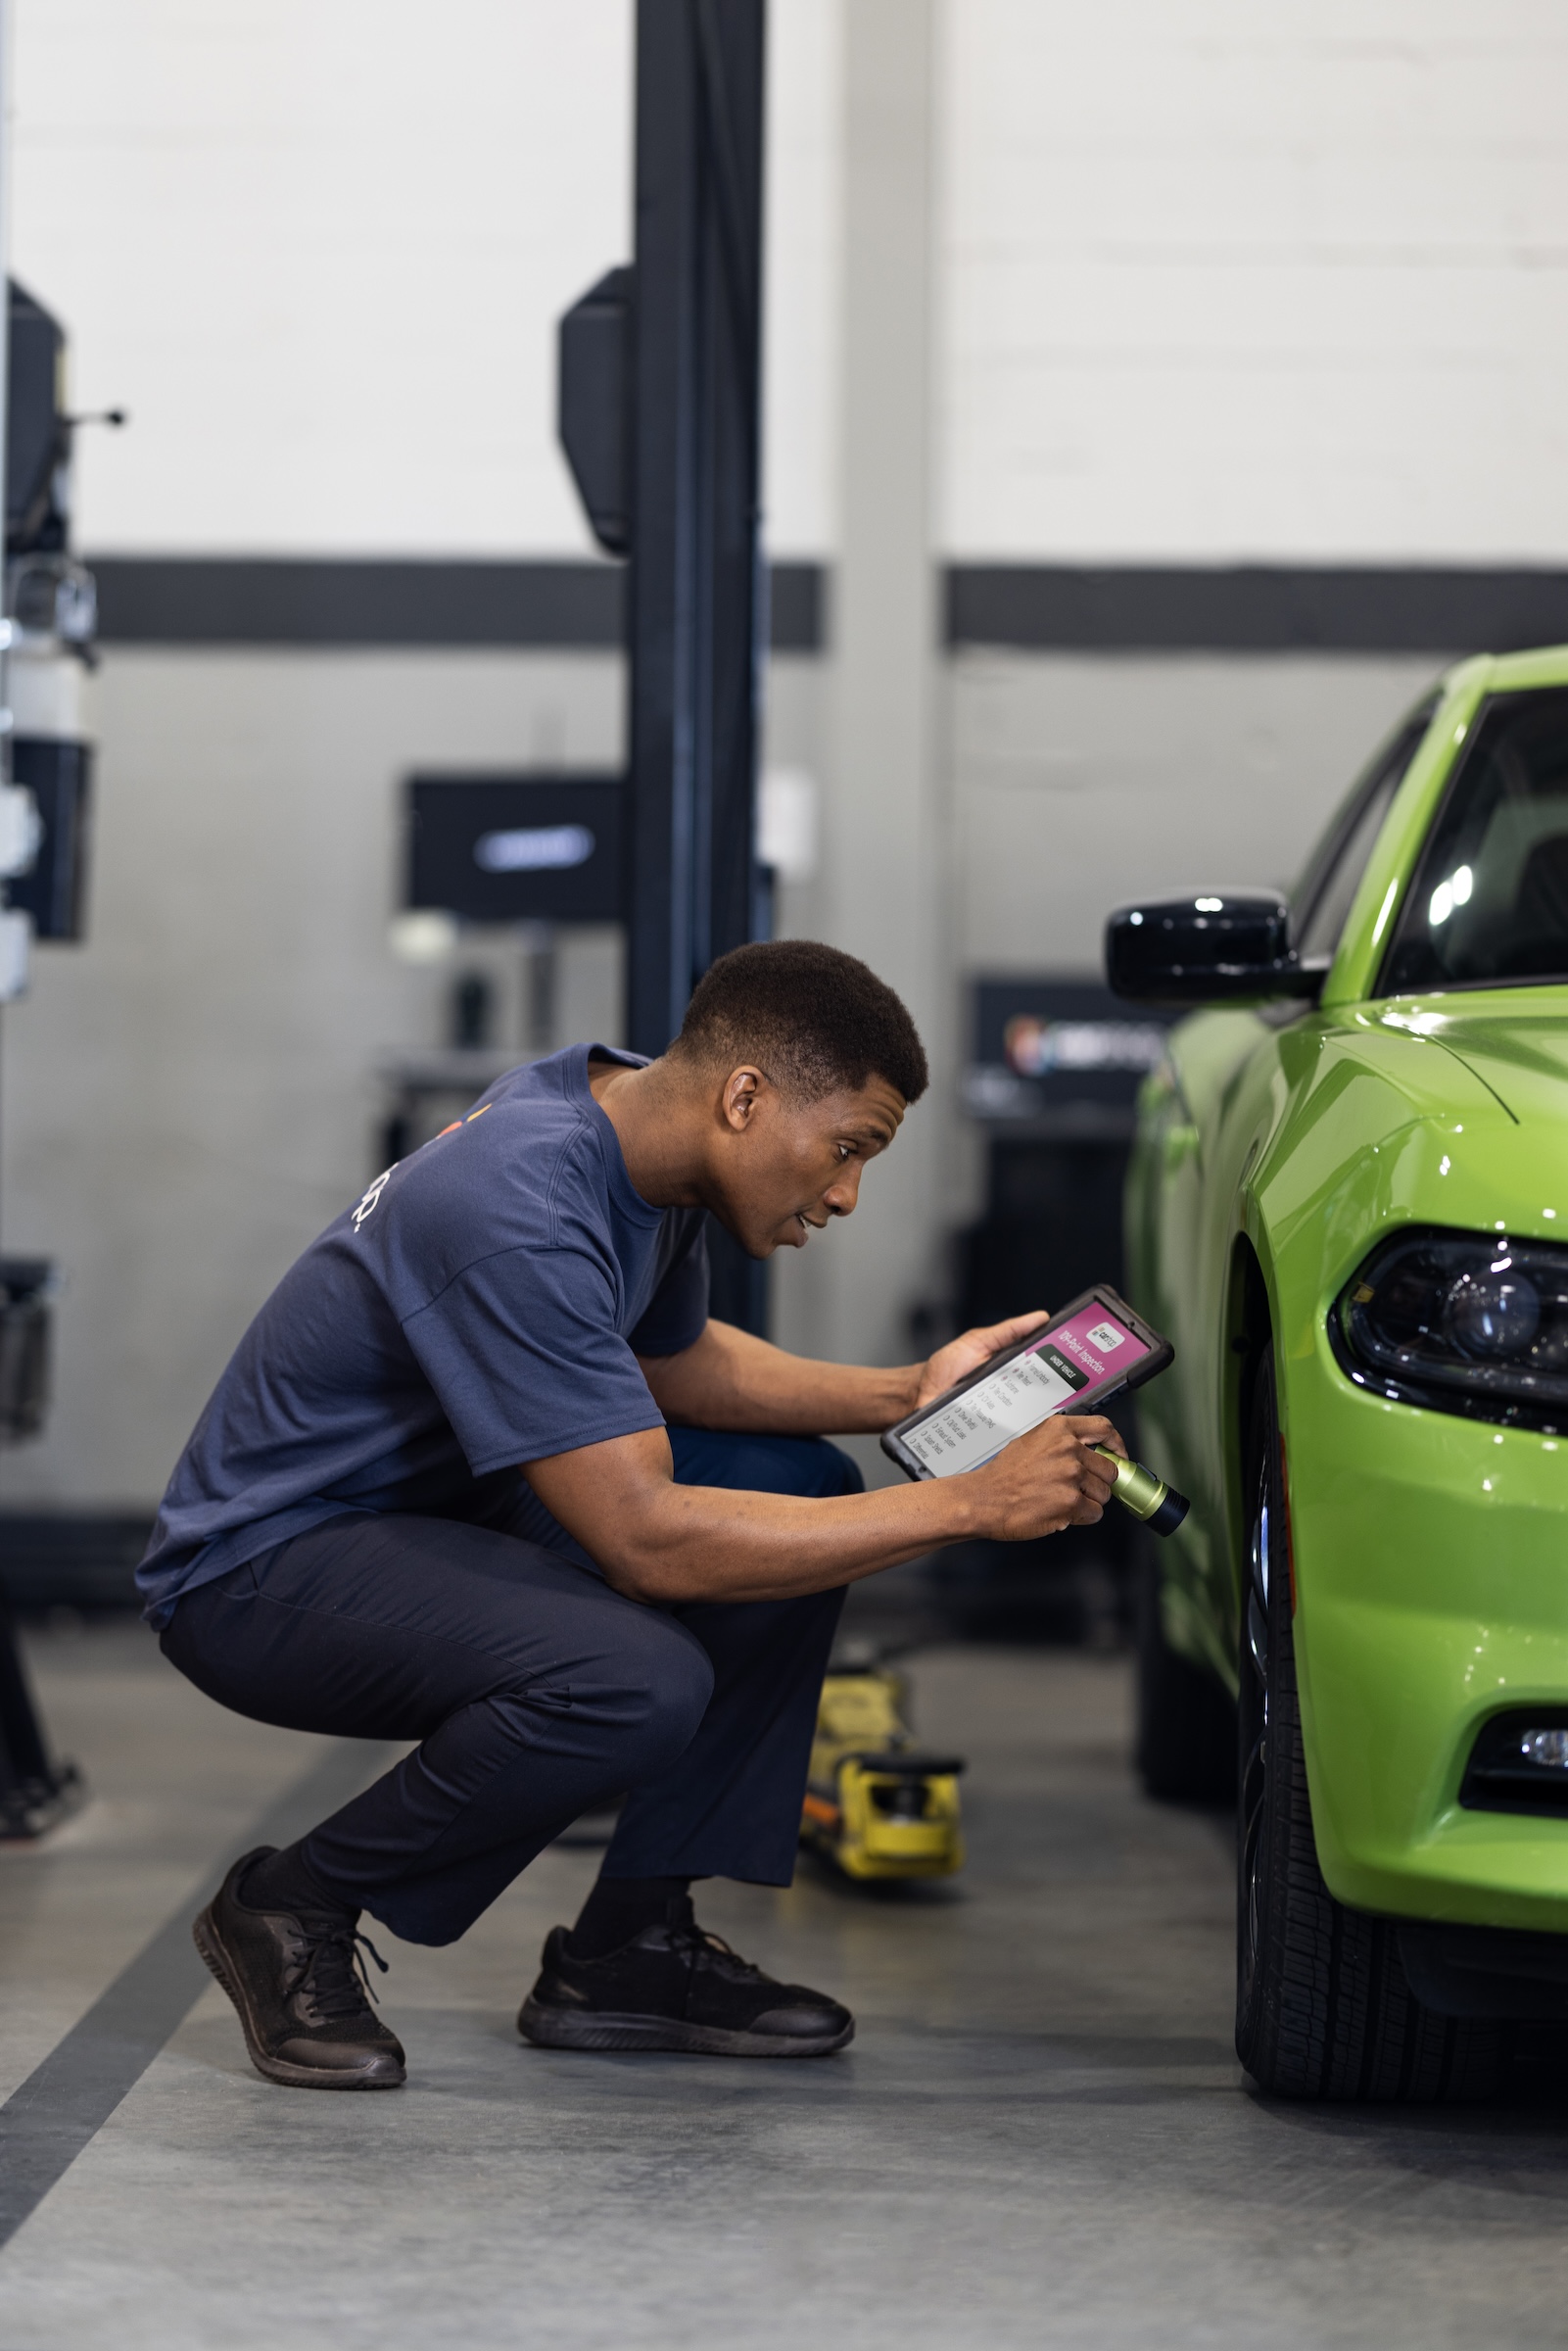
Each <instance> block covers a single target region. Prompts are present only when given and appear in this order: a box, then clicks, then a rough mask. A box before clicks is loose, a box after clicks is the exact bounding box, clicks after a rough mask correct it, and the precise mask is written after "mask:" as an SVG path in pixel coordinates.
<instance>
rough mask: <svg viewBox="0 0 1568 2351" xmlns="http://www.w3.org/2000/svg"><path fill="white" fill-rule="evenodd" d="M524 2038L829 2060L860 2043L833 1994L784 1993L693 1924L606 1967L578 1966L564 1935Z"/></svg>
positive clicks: (551, 1944) (551, 1940) (573, 2045)
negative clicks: (851, 2042) (839, 2050)
mask: <svg viewBox="0 0 1568 2351" xmlns="http://www.w3.org/2000/svg"><path fill="white" fill-rule="evenodd" d="M517 2030H518V2032H519V2033H521V2035H522V2036H523V2039H525V2040H531V2041H534V2042H536V2043H537V2044H538V2046H539V2047H540V2048H543V2049H684V2050H687V2051H688V2052H689V2053H691V2054H694V2055H699V2056H704V2057H827V2056H830V2055H831V2054H832V2051H833V2050H834V2049H841V2048H843V2047H844V2046H845V2045H846V2044H847V2043H848V2042H849V2041H851V2040H853V2039H854V2037H855V2020H854V2018H853V2017H852V2016H851V2015H850V2013H849V2010H848V2009H847V2008H841V2007H840V2006H839V2005H838V2002H837V2001H836V2000H831V1999H829V1998H828V1996H827V1994H826V1992H821V1991H806V1989H805V1988H804V1986H803V1985H800V1984H776V1983H775V1982H774V1980H773V1978H772V1976H765V1975H764V1974H763V1972H762V1970H761V1968H760V1967H751V1966H749V1965H748V1964H747V1962H746V1961H745V1960H744V1959H742V1958H740V1957H739V1956H738V1954H737V1953H736V1952H735V1951H732V1950H731V1948H730V1945H729V1944H728V1943H723V1942H721V1941H720V1939H719V1937H718V1936H717V1935H709V1934H706V1933H704V1931H703V1929H702V1928H701V1927H699V1926H698V1925H697V1923H696V1921H695V1919H694V1918H689V1919H688V1921H687V1922H686V1923H684V1924H682V1925H679V1926H658V1927H644V1928H643V1930H642V1932H641V1935H637V1936H634V1938H633V1939H632V1941H631V1942H630V1943H626V1944H624V1945H623V1947H622V1948H621V1949H620V1950H618V1951H611V1952H610V1953H609V1954H608V1955H607V1957H605V1958H603V1959H574V1958H573V1956H572V1951H571V1945H570V1940H569V1937H568V1934H567V1930H566V1928H565V1927H556V1928H555V1929H554V1930H553V1931H552V1932H551V1934H550V1935H549V1937H548V1939H547V1941H546V1944H545V1958H544V1972H543V1973H542V1974H541V1976H540V1979H539V1982H538V1983H537V1984H536V1985H535V1986H534V1989H533V1991H531V1992H530V1993H529V1995H528V1997H527V1999H526V2000H525V2001H524V2002H523V2005H522V2009H521V2011H520V2013H519V2015H518V2018H517Z"/></svg>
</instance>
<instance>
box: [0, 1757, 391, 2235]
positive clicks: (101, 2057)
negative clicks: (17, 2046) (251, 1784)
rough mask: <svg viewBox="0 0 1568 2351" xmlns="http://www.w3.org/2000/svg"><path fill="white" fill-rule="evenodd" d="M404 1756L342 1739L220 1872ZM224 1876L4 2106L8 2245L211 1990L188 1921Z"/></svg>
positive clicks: (1, 2132) (2, 2228) (193, 1901)
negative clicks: (397, 1757) (248, 1851)
mask: <svg viewBox="0 0 1568 2351" xmlns="http://www.w3.org/2000/svg"><path fill="white" fill-rule="evenodd" d="M399 1752H400V1750H399V1749H398V1748H397V1747H396V1746H394V1745H392V1744H390V1743H387V1742H384V1741H380V1740H361V1739H345V1740H342V1741H340V1742H339V1743H338V1744H337V1745H336V1746H334V1747H333V1748H331V1749H330V1750H329V1751H328V1752H327V1753H326V1754H325V1755H323V1756H322V1758H321V1760H320V1761H319V1762H318V1763H315V1764H312V1765H311V1767H310V1769H309V1771H307V1772H306V1773H305V1775H304V1776H303V1778H301V1779H298V1780H296V1781H295V1783H294V1785H293V1787H292V1788H290V1789H288V1790H287V1791H286V1793H285V1794H284V1795H283V1796H282V1797H281V1798H279V1799H278V1800H277V1801H276V1802H274V1803H273V1804H271V1805H270V1806H269V1807H268V1808H267V1810H266V1811H264V1812H263V1813H262V1814H261V1818H260V1819H259V1820H258V1821H257V1822H256V1823H255V1825H254V1827H253V1828H252V1829H251V1831H250V1833H249V1835H248V1836H246V1837H245V1838H243V1839H242V1840H241V1841H240V1842H239V1843H238V1844H237V1845H236V1846H235V1847H234V1851H233V1853H232V1854H230V1855H229V1857H228V1860H226V1861H225V1862H224V1863H223V1865H222V1869H226V1868H227V1867H228V1866H229V1861H232V1860H233V1859H235V1858H236V1857H237V1856H238V1855H239V1854H240V1853H242V1852H245V1851H247V1850H248V1849H249V1848H250V1847H252V1846H257V1845H290V1844H292V1843H293V1842H294V1840H295V1839H296V1838H297V1837H303V1836H304V1835H305V1833H306V1831H307V1830H308V1829H310V1828H313V1827H314V1825H315V1823H316V1822H317V1821H318V1820H319V1819H321V1817H322V1815H323V1814H324V1813H328V1812H333V1811H336V1809H337V1807H338V1806H339V1805H340V1804H343V1803H347V1801H348V1800H349V1799H350V1797H352V1796H356V1795H357V1794H358V1792H359V1790H360V1789H361V1788H363V1787H364V1786H365V1785H366V1784H367V1782H368V1781H369V1780H370V1779H371V1778H372V1776H373V1775H374V1774H375V1773H376V1772H378V1771H380V1770H382V1769H384V1768H385V1766H386V1765H387V1764H388V1763H390V1762H391V1760H392V1758H393V1756H394V1755H396V1754H397V1753H399ZM222 1869H219V1870H218V1871H216V1872H214V1874H213V1875H212V1876H211V1877H209V1878H207V1879H205V1880H204V1881H203V1883H202V1884H201V1885H200V1886H199V1887H198V1888H197V1889H196V1890H195V1891H194V1892H193V1893H192V1895H190V1897H189V1900H188V1902H182V1903H181V1905H180V1907H179V1909H178V1910H177V1911H176V1912H175V1913H174V1915H173V1917H172V1918H170V1919H169V1921H168V1923H167V1924H166V1926H163V1927H160V1928H159V1930H158V1932H157V1934H156V1935H155V1936H154V1937H153V1939H152V1941H151V1942H150V1943H146V1944H145V1945H144V1946H143V1948H142V1949H141V1950H140V1951H138V1952H137V1954H136V1956H135V1958H134V1959H132V1960H131V1961H130V1963H129V1965H128V1966H126V1967H124V1968H122V1969H121V1970H120V1972H119V1975H118V1976H117V1977H116V1978H115V1981H114V1982H113V1984H111V1985H110V1987H109V1989H108V1991H105V1992H104V1993H102V1994H101V1996H100V1997H99V1998H98V1999H96V2000H95V2001H94V2002H93V2004H92V2006H91V2007H90V2008H89V2009H88V2011H87V2013H86V2015H85V2016H84V2017H83V2018H82V2019H81V2021H80V2022H79V2023H78V2024H75V2025H73V2026H72V2027H71V2031H70V2032H69V2033H68V2034H67V2035H66V2037H65V2039H63V2040H62V2041H60V2042H59V2043H58V2044H57V2045H56V2046H55V2047H54V2048H53V2049H51V2051H50V2052H49V2055H48V2056H47V2057H46V2058H45V2059H44V2061H43V2063H42V2064H41V2065H40V2066H38V2067H36V2068H35V2070H34V2071H33V2072H32V2073H31V2074H29V2075H28V2077H27V2079H26V2081H25V2082H24V2083H23V2084H22V2085H21V2087H19V2088H17V2089H14V2090H13V2091H12V2093H11V2095H10V2097H9V2098H8V2099H7V2100H6V2102H5V2104H4V2105H3V2106H0V2245H3V2244H5V2243H6V2242H7V2240H8V2239H9V2238H10V2237H12V2236H14V2235H15V2234H16V2232H17V2231H18V2230H19V2229H20V2228H21V2227H22V2224H23V2222H24V2220H26V2218H27V2217H28V2215H29V2214H30V2213H32V2212H35V2211H36V2210H37V2208H38V2206H39V2205H40V2204H41V2203H42V2202H43V2199H44V2197H45V2196H46V2195H47V2194H48V2193H49V2190H50V2189H51V2188H52V2187H53V2186H54V2184H55V2183H56V2181H57V2180H59V2179H61V2178H62V2177H63V2175H64V2174H65V2173H66V2172H67V2171H69V2170H70V2168H71V2164H72V2163H74V2162H75V2160H76V2157H77V2156H78V2155H79V2154H80V2153H81V2151H82V2149H83V2148H84V2147H85V2146H87V2145H88V2144H89V2143H90V2142H91V2140H92V2139H93V2138H94V2137H95V2136H96V2135H97V2133H98V2132H99V2131H101V2130H102V2128H103V2126H104V2124H105V2123H107V2122H108V2120H109V2118H110V2116H111V2115H112V2114H113V2113H114V2111H115V2109H116V2107H117V2106H118V2105H119V2102H120V2100H121V2099H122V2098H123V2097H125V2096H126V2094H127V2092H129V2091H130V2090H132V2089H134V2088H135V2087H136V2084H137V2083H138V2082H139V2081H140V2080H141V2078H142V2076H143V2074H144V2073H145V2072H146V2071H147V2068H148V2067H149V2066H150V2065H151V2064H152V2062H153V2060H154V2058H155V2057H157V2056H158V2054H159V2052H160V2051H161V2050H162V2049H163V2048H164V2047H165V2046H166V2044H167V2042H168V2041H169V2040H170V2039H172V2038H173V2036H174V2034H175V2033H177V2032H178V2030H179V2028H180V2026H181V2025H182V2024H183V2023H184V2021H185V2019H186V2017H187V2016H188V2015H189V2014H190V2012H191V2010H192V2009H193V2008H194V2007H195V2005H196V2003H197V2001H198V2000H199V1999H200V1998H201V1995H202V1993H203V1992H204V1991H206V1990H207V1989H208V1987H209V1986H210V1985H211V1984H212V1981H213V1979H212V1977H211V1976H210V1975H209V1974H208V1972H207V1970H206V1968H205V1967H204V1966H203V1965H202V1962H201V1960H200V1959H199V1958H198V1957H197V1955H196V1947H195V1945H194V1943H192V1942H191V1920H192V1918H193V1917H194V1916H195V1914H196V1912H197V1911H198V1910H199V1909H200V1908H201V1906H202V1904H203V1903H204V1902H205V1901H206V1900H207V1899H208V1897H209V1895H211V1894H212V1893H213V1891H214V1888H215V1886H216V1885H217V1884H218V1882H219V1880H220V1878H221V1876H222Z"/></svg>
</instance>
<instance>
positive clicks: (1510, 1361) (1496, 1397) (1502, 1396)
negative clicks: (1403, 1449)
mask: <svg viewBox="0 0 1568 2351" xmlns="http://www.w3.org/2000/svg"><path fill="white" fill-rule="evenodd" d="M1329 1330H1330V1335H1331V1337H1332V1338H1333V1341H1334V1350H1335V1353H1336V1355H1337V1356H1338V1357H1339V1360H1340V1363H1341V1365H1342V1366H1343V1367H1344V1368H1345V1369H1346V1370H1347V1371H1348V1372H1349V1373H1350V1375H1351V1377H1352V1378H1353V1379H1354V1380H1356V1381H1357V1382H1358V1383H1359V1384H1360V1385H1361V1386H1362V1387H1373V1388H1376V1389H1377V1390H1378V1392H1379V1394H1381V1395H1384V1396H1392V1397H1395V1398H1397V1399H1399V1400H1400V1401H1401V1402H1402V1403H1405V1404H1424V1405H1430V1406H1433V1407H1435V1408H1436V1409H1437V1410H1438V1411H1440V1412H1446V1413H1466V1414H1469V1415H1471V1416H1472V1417H1474V1418H1476V1419H1479V1420H1499V1421H1507V1422H1511V1423H1513V1424H1514V1425H1515V1426H1517V1427H1521V1428H1539V1429H1542V1430H1544V1432H1545V1433H1546V1434H1547V1435H1551V1436H1555V1435H1556V1434H1557V1433H1558V1432H1559V1430H1560V1429H1561V1428H1568V1249H1563V1248H1556V1247H1553V1246H1552V1245H1551V1244H1550V1243H1549V1242H1546V1241H1514V1240H1507V1239H1505V1238H1504V1237H1503V1235H1502V1234H1501V1233H1498V1234H1497V1236H1496V1238H1489V1237H1488V1236H1487V1235H1486V1234H1484V1233H1467V1232H1444V1231H1441V1230H1433V1229H1432V1228H1430V1227H1420V1228H1406V1229H1405V1230H1404V1231H1403V1232H1400V1233H1397V1234H1395V1235H1394V1236H1393V1237H1392V1238H1391V1239H1389V1240H1387V1241H1383V1242H1381V1243H1380V1244H1379V1246H1378V1247H1377V1248H1376V1249H1374V1250H1373V1252H1372V1254H1371V1256H1370V1257H1369V1258H1368V1259H1367V1260H1366V1263H1365V1264H1364V1265H1363V1266H1362V1267H1361V1269H1360V1271H1358V1272H1357V1273H1356V1274H1355V1275H1354V1278H1353V1279H1352V1280H1351V1281H1349V1282H1347V1284H1346V1286H1345V1288H1344V1289H1343V1291H1342V1292H1341V1293H1340V1296H1339V1298H1338V1299H1337V1300H1336V1302H1335V1305H1334V1310H1333V1313H1332V1314H1331V1315H1330V1317H1329Z"/></svg>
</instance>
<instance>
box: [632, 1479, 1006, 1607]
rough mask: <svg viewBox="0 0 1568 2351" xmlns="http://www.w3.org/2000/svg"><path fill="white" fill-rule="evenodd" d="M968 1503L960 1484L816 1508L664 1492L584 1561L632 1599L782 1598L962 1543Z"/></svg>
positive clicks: (968, 1528) (691, 1490) (714, 1491)
mask: <svg viewBox="0 0 1568 2351" xmlns="http://www.w3.org/2000/svg"><path fill="white" fill-rule="evenodd" d="M976 1503H977V1497H976V1496H974V1494H973V1493H971V1492H966V1491H965V1490H964V1480H963V1479H962V1478H941V1479H935V1480H932V1481H931V1482H929V1483H927V1484H923V1485H918V1486H896V1487H889V1488H885V1489H883V1490H881V1491H880V1492H878V1493H875V1494H849V1495H844V1496H842V1497H839V1498H835V1499H832V1500H826V1501H816V1500H810V1501H808V1500H804V1499H802V1498H801V1497H799V1496H797V1495H793V1494H749V1493H733V1492H731V1491H730V1490H729V1489H728V1488H721V1487H716V1486H671V1487H670V1488H669V1489H668V1490H667V1491H666V1493H665V1494H664V1495H663V1496H661V1497H660V1498H659V1501H658V1504H657V1505H656V1506H655V1507H653V1508H650V1509H649V1510H647V1511H645V1512H642V1513H640V1514H639V1517H638V1522H637V1523H636V1524H631V1525H627V1526H626V1527H625V1528H624V1530H621V1531H620V1532H619V1533H618V1535H617V1536H616V1537H612V1538H611V1539H610V1540H608V1541H605V1540H604V1539H603V1537H601V1538H600V1542H599V1545H598V1547H597V1549H596V1551H595V1554H594V1556H595V1558H596V1559H597V1560H598V1563H599V1565H600V1566H601V1567H602V1568H603V1570H604V1573H605V1575H606V1577H607V1578H608V1580H609V1582H610V1583H611V1584H612V1585H613V1586H614V1587H615V1589H616V1590H617V1591H620V1592H624V1593H625V1594H626V1595H627V1596H628V1598H630V1599H633V1600H641V1601H651V1602H653V1603H655V1604H656V1605H661V1606H664V1607H675V1606H679V1605H681V1604H682V1603H689V1602H691V1601H699V1600H723V1601H741V1600H790V1599H794V1598H797V1597H798V1596H799V1595H800V1594H802V1593H806V1592H825V1591H829V1590H831V1589H832V1587H834V1586H836V1585H839V1584H850V1583H856V1582H858V1581H859V1580H860V1578H861V1577H862V1576H867V1575H875V1574H877V1573H878V1571H879V1569H880V1568H883V1567H896V1566H898V1565H899V1564H900V1563H901V1562H902V1561H903V1560H905V1559H919V1558H920V1557H921V1556H922V1554H923V1553H925V1552H927V1551H931V1550H934V1549H936V1548H937V1546H939V1545H941V1544H944V1543H955V1542H961V1541H963V1540H964V1539H965V1538H966V1537H968V1536H970V1535H972V1534H974V1531H975V1528H976V1526H977V1524H978V1511H977V1508H976Z"/></svg>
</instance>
